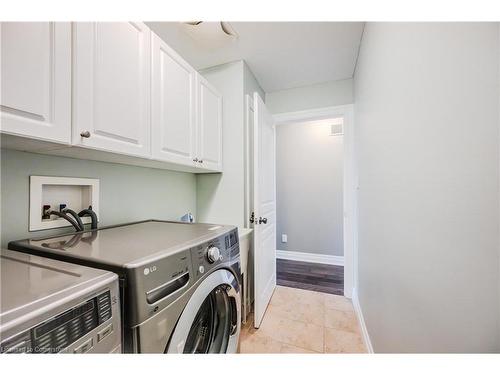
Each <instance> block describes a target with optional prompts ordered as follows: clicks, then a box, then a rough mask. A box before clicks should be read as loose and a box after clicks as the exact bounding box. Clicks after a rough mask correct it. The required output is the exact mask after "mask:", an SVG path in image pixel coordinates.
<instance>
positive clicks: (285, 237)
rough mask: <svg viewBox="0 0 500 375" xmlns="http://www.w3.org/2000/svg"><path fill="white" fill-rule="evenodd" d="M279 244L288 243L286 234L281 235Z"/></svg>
mask: <svg viewBox="0 0 500 375" xmlns="http://www.w3.org/2000/svg"><path fill="white" fill-rule="evenodd" d="M281 242H283V243H286V242H288V236H287V235H286V234H282V235H281Z"/></svg>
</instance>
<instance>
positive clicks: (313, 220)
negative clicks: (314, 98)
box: [276, 118, 344, 256]
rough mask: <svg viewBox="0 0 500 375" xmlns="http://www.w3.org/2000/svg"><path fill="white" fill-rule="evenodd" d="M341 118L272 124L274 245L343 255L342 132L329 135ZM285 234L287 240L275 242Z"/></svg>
mask: <svg viewBox="0 0 500 375" xmlns="http://www.w3.org/2000/svg"><path fill="white" fill-rule="evenodd" d="M333 123H342V119H341V118H340V119H332V120H321V121H313V122H304V123H294V124H288V125H279V126H277V128H276V208H277V235H276V248H277V249H279V250H285V251H298V252H304V253H313V254H324V255H336V256H343V255H344V239H343V199H344V197H343V173H344V168H343V163H344V158H343V147H344V146H343V136H332V135H330V129H331V125H332V124H333ZM282 234H287V236H288V242H287V243H282V242H281V235H282Z"/></svg>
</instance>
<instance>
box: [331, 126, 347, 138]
mask: <svg viewBox="0 0 500 375" xmlns="http://www.w3.org/2000/svg"><path fill="white" fill-rule="evenodd" d="M330 135H335V136H336V135H344V124H342V123H341V124H332V125H331V128H330Z"/></svg>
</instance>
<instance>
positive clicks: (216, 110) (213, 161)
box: [196, 74, 222, 171]
mask: <svg viewBox="0 0 500 375" xmlns="http://www.w3.org/2000/svg"><path fill="white" fill-rule="evenodd" d="M197 80H198V83H197V91H198V111H197V113H198V126H197V139H198V143H197V148H196V149H197V151H196V157H197V158H198V159H199V164H200V165H201V166H202V167H204V168H207V169H212V170H218V171H222V96H221V95H220V94H219V93H218V92H217V90H216V89H215V88H214V87H213V86H212V85H211V84H210V83H208V81H207V80H206V79H205V78H203V77H201V76H200V75H199V74H198V75H197Z"/></svg>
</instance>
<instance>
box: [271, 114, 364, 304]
mask: <svg viewBox="0 0 500 375" xmlns="http://www.w3.org/2000/svg"><path fill="white" fill-rule="evenodd" d="M337 117H342V118H343V119H344V184H343V190H344V296H345V297H347V298H352V296H353V290H354V289H356V285H357V279H358V276H357V272H358V271H357V264H358V261H357V248H358V244H357V239H358V234H357V233H358V224H357V223H358V216H357V188H358V184H359V183H358V176H357V164H356V150H355V144H354V139H355V135H354V108H353V106H352V105H341V106H336V107H325V108H316V109H310V110H304V111H297V112H288V113H280V114H277V115H274V119H275V121H276V124H277V125H278V126H280V125H286V124H293V123H297V122H305V121H315V120H323V119H329V118H337Z"/></svg>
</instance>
